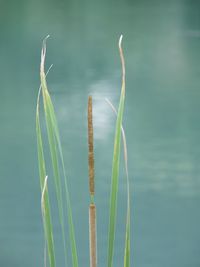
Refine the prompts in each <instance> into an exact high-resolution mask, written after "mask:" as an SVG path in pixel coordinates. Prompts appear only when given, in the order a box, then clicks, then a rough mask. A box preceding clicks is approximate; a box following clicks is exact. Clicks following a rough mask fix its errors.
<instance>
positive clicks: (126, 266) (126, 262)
mask: <svg viewBox="0 0 200 267" xmlns="http://www.w3.org/2000/svg"><path fill="white" fill-rule="evenodd" d="M106 102H107V103H108V104H109V105H110V106H111V108H112V110H113V111H114V112H115V114H116V115H117V111H116V109H115V107H114V106H113V104H112V103H111V102H110V101H109V100H108V99H107V98H106ZM121 132H122V140H123V147H124V162H125V172H126V184H127V213H126V214H127V215H126V238H125V249H124V267H130V186H129V175H128V153H127V143H126V135H125V131H124V128H123V125H122V126H121Z"/></svg>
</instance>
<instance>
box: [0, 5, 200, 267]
mask: <svg viewBox="0 0 200 267" xmlns="http://www.w3.org/2000/svg"><path fill="white" fill-rule="evenodd" d="M0 30H1V37H0V73H1V75H0V121H1V131H0V147H1V150H0V214H1V216H0V266H1V267H36V266H37V267H39V266H44V264H43V250H44V240H43V228H42V220H41V212H40V188H39V177H38V168H37V151H36V135H35V107H36V98H37V92H38V87H39V62H40V50H41V44H42V39H43V38H44V37H45V36H46V35H47V34H50V35H51V38H50V39H49V40H48V44H47V46H48V48H47V62H46V66H47V67H48V66H49V65H50V64H51V63H53V64H54V66H53V69H52V70H51V72H50V73H49V75H48V84H49V90H50V92H51V95H52V98H53V101H54V104H55V108H56V112H57V118H58V122H59V127H60V131H61V137H62V144H63V151H64V156H65V161H66V165H67V174H68V179H69V187H70V193H71V200H72V204H73V215H74V221H75V228H76V237H77V242H78V251H79V261H80V263H81V264H80V266H81V267H88V266H89V256H88V254H89V252H88V251H89V250H88V203H89V195H88V178H87V117H86V110H87V97H88V95H89V94H92V95H93V99H94V101H93V102H94V137H95V164H96V166H95V167H96V204H97V212H98V222H97V223H98V261H99V266H102V267H104V266H106V257H107V231H108V212H109V210H108V205H109V192H110V176H111V162H112V151H113V136H114V127H115V116H114V115H113V112H112V110H111V109H110V107H109V106H108V104H107V103H106V102H105V98H106V97H107V98H109V99H110V100H111V101H112V102H113V104H114V105H115V106H117V104H118V100H119V93H120V83H121V66H120V61H119V55H118V47H117V45H118V38H119V36H120V34H121V33H123V35H124V40H123V47H124V53H125V58H126V70H127V75H126V80H127V88H126V89H127V91H126V92H127V93H126V96H127V97H126V107H125V116H124V127H125V130H126V135H127V143H128V154H129V173H130V185H131V204H132V212H131V215H132V235H131V238H132V248H131V251H132V254H131V260H132V264H131V266H134V267H199V266H200V245H199V244H200V228H199V225H200V209H199V205H200V145H199V140H200V53H199V48H200V4H199V3H198V1H181V0H173V1H172V0H171V1H161V0H152V1H147V0H142V1H141V0H140V1H131V0H126V1H106V0H102V1H89V0H86V1H72V0H71V1H62V0H57V1H53V0H51V1H39V0H35V1H33V0H32V1H31V0H26V1H25V0H19V1H5V0H1V1H0ZM51 179H52V177H51V169H49V183H50V185H51ZM119 183H120V186H119V202H118V203H119V205H118V208H119V210H118V223H117V233H116V240H115V241H116V246H115V255H114V266H116V267H118V266H123V247H124V231H125V227H124V222H125V211H126V183H125V175H124V165H123V161H122V164H121V175H120V180H119ZM50 185H49V186H50ZM53 205H54V203H53ZM53 215H54V218H57V215H58V214H57V211H56V205H54V212H53ZM54 227H55V239H56V246H57V250H56V253H57V259H58V266H63V251H62V244H61V240H60V230H59V224H58V221H57V220H56V219H55V221H54ZM69 266H71V265H70V264H69Z"/></svg>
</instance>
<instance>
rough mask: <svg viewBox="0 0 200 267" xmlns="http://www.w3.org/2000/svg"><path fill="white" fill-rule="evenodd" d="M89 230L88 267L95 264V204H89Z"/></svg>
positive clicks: (92, 266)
mask: <svg viewBox="0 0 200 267" xmlns="http://www.w3.org/2000/svg"><path fill="white" fill-rule="evenodd" d="M89 232H90V267H96V266H97V252H96V246H97V244H96V206H95V204H90V207H89Z"/></svg>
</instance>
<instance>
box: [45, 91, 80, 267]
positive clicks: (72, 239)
mask: <svg viewBox="0 0 200 267" xmlns="http://www.w3.org/2000/svg"><path fill="white" fill-rule="evenodd" d="M46 94H47V99H48V108H49V110H50V116H51V121H52V125H53V129H54V134H55V138H56V142H57V145H58V151H59V155H60V159H61V164H62V168H63V174H64V183H65V197H66V202H67V216H68V224H69V234H70V245H71V252H72V262H73V266H74V267H78V256H77V248H76V241H75V231H74V224H73V217H72V209H71V204H70V197H69V190H68V185H67V176H66V171H65V164H64V157H63V152H62V146H61V142H60V135H59V130H58V125H57V120H56V117H55V112H54V107H53V104H52V101H51V98H50V95H49V93H48V92H46Z"/></svg>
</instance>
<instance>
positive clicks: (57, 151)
mask: <svg viewBox="0 0 200 267" xmlns="http://www.w3.org/2000/svg"><path fill="white" fill-rule="evenodd" d="M45 56H46V39H45V40H44V43H43V48H42V53H41V65H40V77H41V85H42V93H43V103H44V111H45V118H46V126H47V133H48V139H49V147H50V154H51V160H52V166H53V172H54V181H55V187H56V195H57V201H58V209H59V217H60V223H61V228H62V236H63V244H64V250H65V258H66V257H67V253H66V239H65V229H64V212H63V204H62V203H63V202H62V201H63V195H62V186H61V177H60V171H59V158H60V160H61V165H62V171H63V175H64V185H65V197H66V202H67V218H68V224H69V234H70V238H69V242H70V247H71V252H72V263H73V267H78V257H77V249H76V242H75V233H74V225H73V219H72V210H71V204H70V198H69V190H68V186H67V178H66V172H65V165H64V158H63V153H62V147H61V142H60V136H59V130H58V125H57V120H56V116H55V111H54V107H53V104H52V101H51V97H50V95H49V92H48V89H47V83H46V77H45V72H44V63H45Z"/></svg>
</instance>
